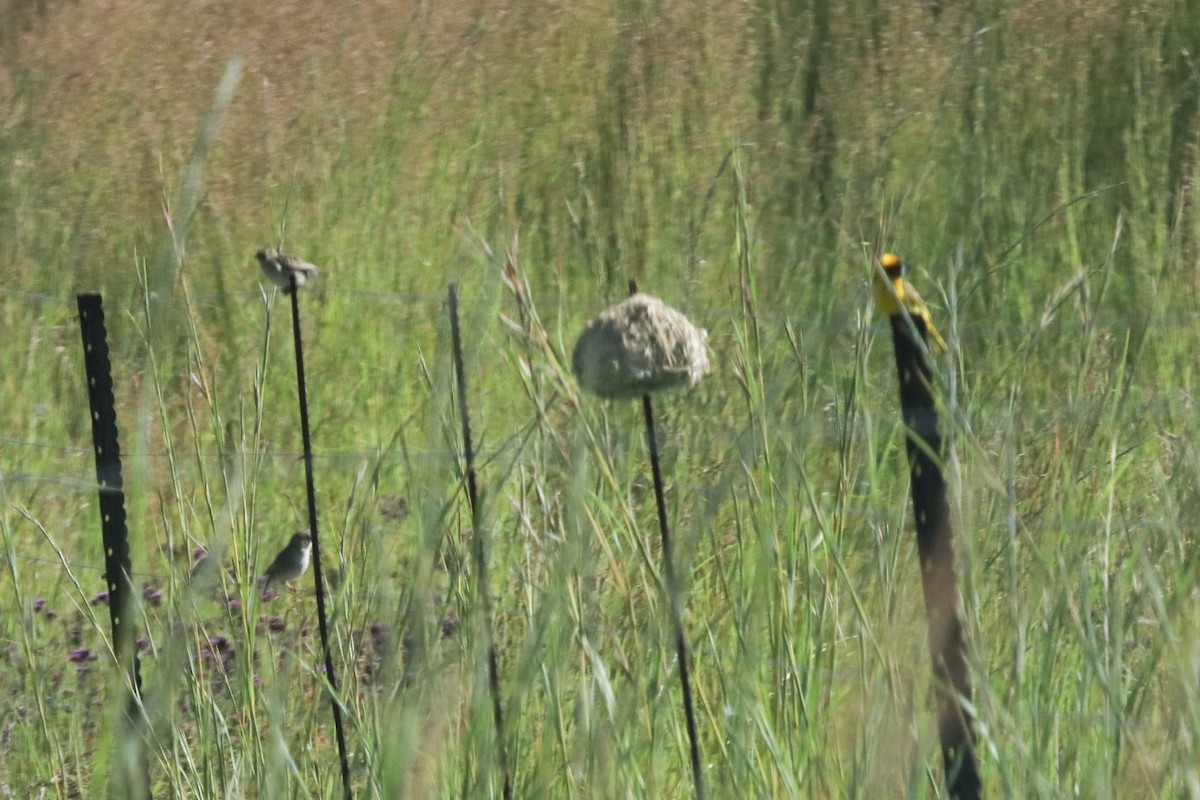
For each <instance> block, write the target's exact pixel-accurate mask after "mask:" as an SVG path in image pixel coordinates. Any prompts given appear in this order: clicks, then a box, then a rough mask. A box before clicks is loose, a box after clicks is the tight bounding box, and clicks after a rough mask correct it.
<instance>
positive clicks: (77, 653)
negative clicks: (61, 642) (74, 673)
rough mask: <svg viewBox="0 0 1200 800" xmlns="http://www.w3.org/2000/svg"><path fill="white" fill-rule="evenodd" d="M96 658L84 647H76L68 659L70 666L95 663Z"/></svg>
mask: <svg viewBox="0 0 1200 800" xmlns="http://www.w3.org/2000/svg"><path fill="white" fill-rule="evenodd" d="M97 658H98V656H97V655H96V654H95V653H93V652H92V651H91V650H89V649H88V648H86V647H78V648H76V649H74V650H72V651H71V655H70V656H68V659H69V660H70V661H71V663H72V664H82V663H84V662H86V661H95V660H96V659H97Z"/></svg>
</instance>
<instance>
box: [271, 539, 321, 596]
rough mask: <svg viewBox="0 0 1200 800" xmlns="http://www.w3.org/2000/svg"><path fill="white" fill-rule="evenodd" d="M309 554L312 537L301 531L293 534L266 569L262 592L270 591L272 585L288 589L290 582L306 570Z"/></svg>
mask: <svg viewBox="0 0 1200 800" xmlns="http://www.w3.org/2000/svg"><path fill="white" fill-rule="evenodd" d="M311 552H312V537H311V536H309V535H308V534H307V533H305V532H303V531H301V532H299V533H296V534H293V535H292V540H291V541H290V542H288V546H287V547H285V548H283V550H281V551H280V553H279V555H277V556H275V560H274V561H272V562H271V566H269V567H267V571H266V573H265V574H266V579H267V580H266V583H264V584H263V591H264V592H265V591H267V590H268V589H270V588H271V584H273V583H283V584H284V585H285V586H289V587H290V586H291V583H290V581H294V580H296V579H297V578H299V577H300V576H301V575H303V574H304V571H305V570H306V569H308V558H309V554H310V553H311Z"/></svg>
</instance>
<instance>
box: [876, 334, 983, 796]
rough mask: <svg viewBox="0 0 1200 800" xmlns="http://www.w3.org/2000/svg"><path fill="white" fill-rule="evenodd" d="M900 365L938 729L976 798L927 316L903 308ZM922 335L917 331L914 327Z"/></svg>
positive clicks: (955, 783)
mask: <svg viewBox="0 0 1200 800" xmlns="http://www.w3.org/2000/svg"><path fill="white" fill-rule="evenodd" d="M890 319H891V324H892V342H893V344H894V347H895V352H896V373H897V375H899V377H900V409H901V412H902V414H903V416H904V425H905V427H906V428H907V434H908V436H907V441H906V445H907V450H908V463H909V470H910V474H911V484H912V505H913V515H914V517H915V518H916V528H917V554H918V556H919V558H920V562H921V589H922V593H923V594H924V597H925V618H926V623H927V629H928V637H929V655H930V658H931V659H932V661H933V677H934V683H935V689H936V691H937V704H938V707H937V721H938V735H939V738H940V740H941V745H942V761H943V764H944V767H945V771H946V787H947V788H948V789H949V792H950V796H951V797H952V798H955V800H978V798H979V797H980V791H981V788H982V782H981V780H980V777H979V762H978V759H977V758H976V755H975V726H974V720H973V719H972V717H971V712H970V709H969V704H970V701H971V676H970V673H969V672H968V670H967V660H966V642H965V639H964V635H963V624H962V620H961V618H960V617H959V613H958V574H957V572H956V571H955V567H954V546H953V542H954V530H953V528H952V527H951V525H950V505H949V503H948V502H947V499H946V479H945V477H944V476H943V474H942V465H941V463H940V462H941V458H942V452H943V450H942V434H941V431H940V429H939V425H938V412H937V406H936V404H935V403H934V399H933V393H932V391H931V386H932V380H933V376H932V373H931V370H930V367H929V361H928V352H929V351H928V347H926V345H925V343H924V340H925V337H926V336H927V331H926V330H925V321H924V320H922V319H921V318H920V317H919V316H913V317H912V318H911V320H912V324H911V325H910V324H909V319H908V318H906V317H905V315H903V314H896V315H894V316H892V317H891V318H890ZM914 326H915V328H916V332H917V333H918V334H919V335H920V338H921V341H919V342H918V341H916V340H915V339H914V338H913V327H914Z"/></svg>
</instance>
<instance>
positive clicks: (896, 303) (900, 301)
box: [871, 253, 946, 353]
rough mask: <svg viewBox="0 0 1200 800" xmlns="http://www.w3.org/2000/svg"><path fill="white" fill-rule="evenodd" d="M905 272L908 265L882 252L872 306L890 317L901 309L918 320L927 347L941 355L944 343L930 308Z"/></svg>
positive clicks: (875, 273) (944, 348) (874, 285)
mask: <svg viewBox="0 0 1200 800" xmlns="http://www.w3.org/2000/svg"><path fill="white" fill-rule="evenodd" d="M906 272H908V265H907V264H905V263H904V262H903V261H901V260H900V257H899V256H897V255H896V254H895V253H884V254H883V256H881V257H880V259H879V268H877V269H876V270H875V272H874V275H873V280H872V281H871V294H872V295H873V296H874V298H875V307H876V308H878V309H879V310H880V311H881V312H883V313H884V314H887V315H888V316H889V317H894V316H896V315H897V314H899V313H900V311H901V309H903V310H905V311H907V312H908V313H909V314H910V315H911V316H912V317H913V318H915V319H919V320H921V322H923V323H924V324H925V335H926V336H928V337H929V343H930V345H931V346H932V347H933V349H934V350H936V351H938V352H939V353H944V352H946V340H945V339H943V338H942V334H940V333H939V332H938V329H937V328H936V327H935V326H934V324H933V317H931V316H930V315H929V307H928V306H926V305H925V301H924V300H922V299H921V295H919V294H917V290H916V289H914V288H913V287H912V284H911V283H909V282H908V279H907V278H905V273H906Z"/></svg>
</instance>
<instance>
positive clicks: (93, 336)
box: [76, 294, 151, 798]
mask: <svg viewBox="0 0 1200 800" xmlns="http://www.w3.org/2000/svg"><path fill="white" fill-rule="evenodd" d="M76 302H77V304H78V308H79V331H80V333H81V335H82V337H83V362H84V369H85V371H86V374H87V388H88V405H89V407H90V408H91V414H92V445H93V448H94V452H95V456H96V486H97V487H98V491H99V496H100V497H99V506H100V533H101V538H102V540H103V542H104V576H105V580H106V581H107V583H108V608H109V613H110V615H111V617H112V640H113V651H114V652H115V653H116V656H117V663H118V664H119V665H120V666H121V668H122V669H123V671H124V672H125V675H126V679H127V685H128V686H129V696H128V697H127V698H126V711H125V724H126V725H127V726H129V728H130V730H131V732H134V733H135V734H136V735H134V736H131V737H128V738H127V739H126V741H127V742H130V743H133V746H134V747H135V748H136V751H135V756H134V758H132V759H128V758H126V757H125V756H124V755H123V753H124V752H128V751H122V754H119V755H118V758H120V759H121V760H122V763H123V765H124V769H121V770H119V772H118V775H117V776H115V777H116V779H117V780H118V781H122V780H123V781H124V783H125V786H124V789H125V794H126V795H127V796H129V797H140V798H149V797H150V796H151V795H150V765H149V761H148V759H147V758H146V753H145V747H144V744H143V739H142V737H141V735H140V732H141V731H143V730H144V728H145V726H144V717H143V715H142V710H141V690H142V676H141V663H140V661H139V659H138V654H137V647H136V644H135V641H136V636H135V633H134V626H133V613H132V611H133V585H132V582H131V581H130V577H129V576H130V571H131V566H130V559H129V529H128V526H127V525H126V521H125V492H124V484H123V481H122V479H121V447H120V443H119V441H118V436H117V411H116V400H115V398H114V396H113V379H112V365H111V364H110V362H109V358H108V332H107V330H106V329H105V327H104V302H103V298H101V296H100V295H99V294H80V295H77V296H76Z"/></svg>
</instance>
